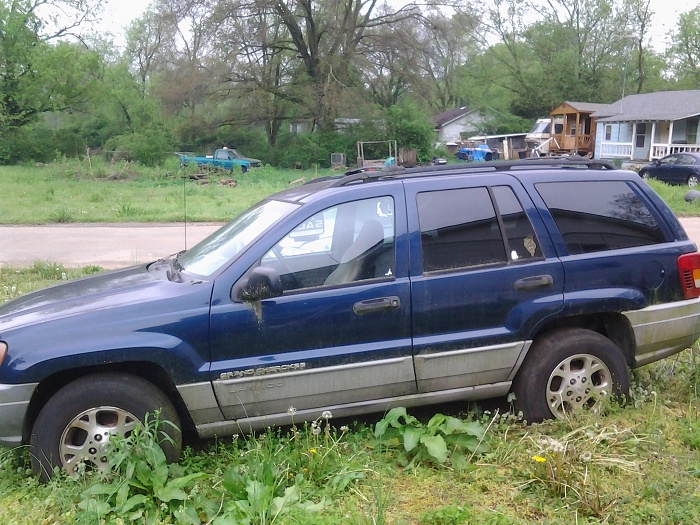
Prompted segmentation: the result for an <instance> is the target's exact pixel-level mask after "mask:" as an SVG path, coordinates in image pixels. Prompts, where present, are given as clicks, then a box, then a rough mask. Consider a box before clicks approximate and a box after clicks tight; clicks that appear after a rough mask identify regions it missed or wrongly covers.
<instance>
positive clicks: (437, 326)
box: [405, 174, 564, 392]
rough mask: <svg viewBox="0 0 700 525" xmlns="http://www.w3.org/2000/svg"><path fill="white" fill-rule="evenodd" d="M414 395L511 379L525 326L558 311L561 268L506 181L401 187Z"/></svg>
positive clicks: (523, 196) (527, 204)
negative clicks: (406, 232) (405, 222)
mask: <svg viewBox="0 0 700 525" xmlns="http://www.w3.org/2000/svg"><path fill="white" fill-rule="evenodd" d="M405 187H406V199H407V207H408V210H409V215H408V221H409V231H410V232H412V233H411V239H410V250H411V255H410V265H411V272H410V274H411V297H412V304H413V312H412V321H413V345H414V366H415V370H416V379H417V383H418V391H419V392H430V391H436V390H447V389H452V388H464V387H469V386H475V385H481V384H487V383H500V382H505V381H508V380H510V379H511V378H512V377H511V376H512V372H513V368H514V366H515V364H516V363H517V362H518V359H519V358H521V356H522V355H523V350H524V349H526V348H527V346H528V345H529V343H530V341H529V340H528V338H529V337H530V334H531V332H532V330H533V328H534V327H535V326H536V325H537V324H538V323H540V322H542V321H543V320H544V319H545V318H547V317H549V316H550V315H553V314H555V313H556V312H558V311H559V310H560V309H561V308H562V305H563V287H564V279H563V270H562V264H561V262H560V261H559V259H558V258H557V257H556V255H555V252H554V247H553V246H552V245H551V243H550V241H549V237H548V236H547V235H546V233H545V230H544V226H543V225H542V223H541V220H540V217H539V214H538V212H537V210H536V209H535V208H534V206H533V205H532V203H531V201H530V199H529V197H528V195H527V193H526V192H525V191H524V189H523V188H522V186H521V185H520V184H519V182H518V181H517V180H516V179H514V178H513V177H511V176H509V175H507V174H488V175H484V176H480V175H476V176H475V175H473V174H472V175H468V176H465V177H459V176H454V175H453V176H449V177H445V178H444V179H442V180H436V179H435V178H433V179H431V180H430V181H425V180H423V181H421V180H411V181H407V182H406V183H405Z"/></svg>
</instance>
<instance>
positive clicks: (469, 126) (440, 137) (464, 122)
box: [433, 106, 489, 145]
mask: <svg viewBox="0 0 700 525" xmlns="http://www.w3.org/2000/svg"><path fill="white" fill-rule="evenodd" d="M488 121H489V118H488V117H485V116H484V115H482V114H481V112H480V111H479V110H478V109H470V108H468V107H466V106H463V107H461V108H455V109H450V110H447V111H445V112H444V113H440V114H439V115H435V116H434V117H433V122H434V123H435V132H436V133H437V143H438V144H440V145H445V144H449V143H457V142H459V141H460V140H462V139H466V138H467V137H469V136H471V135H479V134H481V133H483V131H484V124H485V123H487V122H488Z"/></svg>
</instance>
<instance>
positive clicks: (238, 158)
mask: <svg viewBox="0 0 700 525" xmlns="http://www.w3.org/2000/svg"><path fill="white" fill-rule="evenodd" d="M190 164H196V165H197V166H199V167H200V168H221V169H225V170H231V171H233V170H234V169H236V168H237V167H238V166H240V169H241V171H242V172H243V173H246V172H247V171H248V170H249V169H250V168H257V167H258V166H260V164H261V162H260V161H259V160H258V159H249V158H248V157H244V156H243V155H241V154H240V153H239V152H238V151H236V150H235V149H229V148H222V149H217V150H216V151H215V152H214V154H213V155H206V156H204V157H198V156H188V155H180V165H181V166H188V165H190Z"/></svg>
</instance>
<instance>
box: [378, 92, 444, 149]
mask: <svg viewBox="0 0 700 525" xmlns="http://www.w3.org/2000/svg"><path fill="white" fill-rule="evenodd" d="M387 125H388V128H389V137H391V138H392V139H393V140H396V141H397V142H398V144H399V145H400V147H403V148H416V149H417V150H418V152H417V153H418V159H419V160H420V161H422V162H426V161H428V160H430V157H431V156H432V153H433V142H434V141H435V124H434V123H433V122H432V120H431V119H430V118H429V117H428V116H427V115H426V113H424V112H421V111H418V109H417V107H416V105H414V104H410V103H405V104H401V105H398V106H392V107H391V108H389V110H388V112H387Z"/></svg>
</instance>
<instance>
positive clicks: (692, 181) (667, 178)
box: [639, 152, 700, 188]
mask: <svg viewBox="0 0 700 525" xmlns="http://www.w3.org/2000/svg"><path fill="white" fill-rule="evenodd" d="M639 175H640V176H641V177H642V178H643V179H648V178H653V179H658V180H660V181H663V182H668V183H669V184H687V185H688V186H690V187H691V188H692V187H694V186H697V185H698V183H699V182H700V153H687V152H685V153H673V154H671V155H666V156H665V157H663V158H661V159H658V160H655V161H654V162H652V163H651V164H649V165H647V166H644V167H643V168H642V169H641V170H639Z"/></svg>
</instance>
